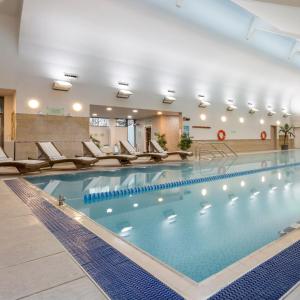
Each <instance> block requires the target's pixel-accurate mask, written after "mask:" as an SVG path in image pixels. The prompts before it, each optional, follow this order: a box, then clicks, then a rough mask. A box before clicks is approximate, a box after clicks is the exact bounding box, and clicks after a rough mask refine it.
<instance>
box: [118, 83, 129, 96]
mask: <svg viewBox="0 0 300 300" xmlns="http://www.w3.org/2000/svg"><path fill="white" fill-rule="evenodd" d="M118 85H119V87H120V88H119V90H118V93H117V98H122V99H128V98H129V97H130V96H131V95H133V92H132V91H130V90H129V89H128V86H129V84H128V83H127V82H118Z"/></svg>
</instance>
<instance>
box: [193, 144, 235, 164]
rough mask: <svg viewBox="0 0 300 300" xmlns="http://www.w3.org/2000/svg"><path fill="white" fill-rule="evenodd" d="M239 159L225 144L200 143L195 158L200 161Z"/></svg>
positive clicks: (196, 148)
mask: <svg viewBox="0 0 300 300" xmlns="http://www.w3.org/2000/svg"><path fill="white" fill-rule="evenodd" d="M232 156H234V157H238V154H237V153H236V152H235V151H234V150H233V149H232V148H231V147H230V146H229V145H227V144H226V143H224V142H198V143H197V146H196V147H195V157H196V158H198V159H208V160H211V159H215V158H219V157H223V158H225V157H232Z"/></svg>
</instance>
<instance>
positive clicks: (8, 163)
mask: <svg viewBox="0 0 300 300" xmlns="http://www.w3.org/2000/svg"><path fill="white" fill-rule="evenodd" d="M48 166H49V164H48V163H47V162H45V161H42V160H13V159H12V158H10V157H8V155H7V154H6V153H5V152H4V150H3V149H2V148H1V147H0V167H15V168H16V169H17V170H18V171H19V172H20V173H21V174H23V173H28V172H36V171H40V169H41V168H44V167H48Z"/></svg>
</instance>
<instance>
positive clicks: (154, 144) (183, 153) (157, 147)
mask: <svg viewBox="0 0 300 300" xmlns="http://www.w3.org/2000/svg"><path fill="white" fill-rule="evenodd" d="M150 148H151V150H152V151H153V152H156V153H165V154H167V155H179V156H180V158H181V159H182V160H185V159H187V157H188V156H193V153H192V152H189V151H182V150H178V151H171V152H170V151H165V150H164V149H163V148H162V147H161V146H160V144H159V143H158V142H157V141H156V140H151V141H150Z"/></svg>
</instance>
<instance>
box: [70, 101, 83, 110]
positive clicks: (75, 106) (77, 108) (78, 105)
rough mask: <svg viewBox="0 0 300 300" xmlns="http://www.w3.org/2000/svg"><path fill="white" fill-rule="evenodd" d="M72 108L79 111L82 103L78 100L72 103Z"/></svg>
mask: <svg viewBox="0 0 300 300" xmlns="http://www.w3.org/2000/svg"><path fill="white" fill-rule="evenodd" d="M72 108H73V110H74V111H81V110H82V104H81V103H79V102H75V103H74V104H73V105H72Z"/></svg>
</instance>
